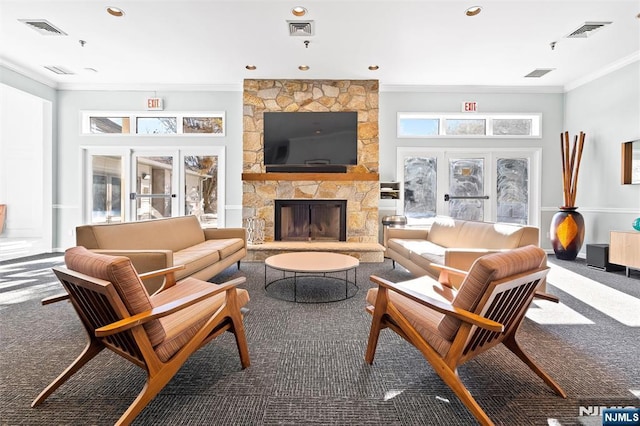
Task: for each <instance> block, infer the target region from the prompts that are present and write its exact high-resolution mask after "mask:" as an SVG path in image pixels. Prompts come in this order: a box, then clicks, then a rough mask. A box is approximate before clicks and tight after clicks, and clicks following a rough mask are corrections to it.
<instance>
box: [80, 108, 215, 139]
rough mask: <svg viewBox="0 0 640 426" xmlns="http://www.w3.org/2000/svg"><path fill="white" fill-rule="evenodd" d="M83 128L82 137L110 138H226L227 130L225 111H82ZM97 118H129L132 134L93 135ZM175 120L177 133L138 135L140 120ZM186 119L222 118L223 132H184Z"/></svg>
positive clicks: (81, 130)
mask: <svg viewBox="0 0 640 426" xmlns="http://www.w3.org/2000/svg"><path fill="white" fill-rule="evenodd" d="M80 113H81V119H80V123H81V127H80V134H81V135H82V136H108V137H123V136H128V137H132V136H133V137H176V136H184V137H215V138H219V137H225V136H226V130H227V123H226V114H225V111H180V112H172V111H80ZM95 117H105V118H108V117H117V118H128V119H129V126H130V132H129V133H92V132H91V119H92V118H95ZM154 117H157V118H175V119H176V133H138V128H137V123H138V118H154ZM185 118H220V119H221V120H222V131H221V132H219V133H192V132H185V131H184V119H185Z"/></svg>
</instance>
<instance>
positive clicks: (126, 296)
mask: <svg viewBox="0 0 640 426" xmlns="http://www.w3.org/2000/svg"><path fill="white" fill-rule="evenodd" d="M64 261H65V264H66V266H67V268H69V269H71V270H72V271H76V272H80V273H82V274H85V275H89V276H90V277H94V278H99V279H101V280H105V281H109V282H110V283H111V284H112V285H113V287H114V288H115V289H116V292H117V293H118V295H119V296H120V298H121V299H122V301H123V303H124V305H125V307H126V308H127V311H128V312H129V314H130V315H132V316H133V315H135V314H139V313H142V312H144V311H148V310H150V309H151V308H152V303H151V300H150V298H149V294H148V293H147V290H146V289H145V287H144V285H143V284H142V281H141V280H140V277H139V276H138V273H137V272H136V270H135V268H134V267H133V265H132V264H131V260H130V259H129V258H127V257H124V256H108V255H105V254H99V253H94V252H92V251H89V250H87V249H86V248H84V247H80V246H78V247H73V248H70V249H68V250H67V251H66V252H65V255H64ZM104 325H106V324H104ZM144 329H145V331H146V332H147V335H148V337H149V340H150V341H151V344H152V345H157V344H158V343H160V342H161V341H163V340H164V338H165V333H164V330H163V328H162V325H161V324H160V322H159V321H158V320H152V321H149V322H148V323H146V324H144Z"/></svg>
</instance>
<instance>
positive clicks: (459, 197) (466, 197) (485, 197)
mask: <svg viewBox="0 0 640 426" xmlns="http://www.w3.org/2000/svg"><path fill="white" fill-rule="evenodd" d="M488 199H489V196H488V195H449V194H444V200H445V201H449V200H488Z"/></svg>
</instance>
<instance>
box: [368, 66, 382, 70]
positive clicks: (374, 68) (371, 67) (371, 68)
mask: <svg viewBox="0 0 640 426" xmlns="http://www.w3.org/2000/svg"><path fill="white" fill-rule="evenodd" d="M369 69H370V70H371V71H377V70H379V69H380V67H379V66H378V65H369Z"/></svg>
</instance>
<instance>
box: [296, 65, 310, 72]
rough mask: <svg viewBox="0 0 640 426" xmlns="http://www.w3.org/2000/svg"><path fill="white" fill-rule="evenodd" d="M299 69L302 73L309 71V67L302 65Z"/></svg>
mask: <svg viewBox="0 0 640 426" xmlns="http://www.w3.org/2000/svg"><path fill="white" fill-rule="evenodd" d="M298 69H299V70H300V71H308V70H309V65H300V66H299V67H298Z"/></svg>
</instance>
